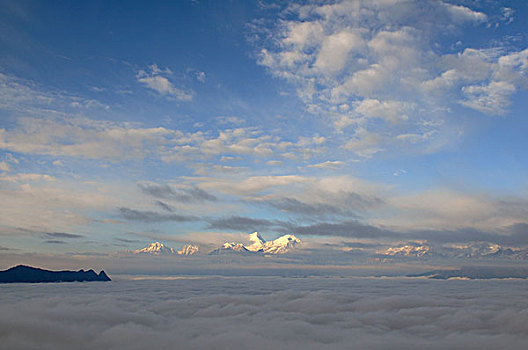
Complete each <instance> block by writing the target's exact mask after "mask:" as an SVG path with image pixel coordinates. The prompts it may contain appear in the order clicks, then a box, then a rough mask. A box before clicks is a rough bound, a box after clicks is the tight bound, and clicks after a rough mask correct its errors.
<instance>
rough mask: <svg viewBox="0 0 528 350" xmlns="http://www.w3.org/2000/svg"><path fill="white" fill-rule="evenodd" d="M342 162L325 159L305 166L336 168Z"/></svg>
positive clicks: (341, 164)
mask: <svg viewBox="0 0 528 350" xmlns="http://www.w3.org/2000/svg"><path fill="white" fill-rule="evenodd" d="M343 165H344V163H343V162H341V161H339V160H334V161H332V160H327V161H326V162H322V163H317V164H309V165H307V166H306V167H307V168H316V169H337V168H339V167H341V166H343Z"/></svg>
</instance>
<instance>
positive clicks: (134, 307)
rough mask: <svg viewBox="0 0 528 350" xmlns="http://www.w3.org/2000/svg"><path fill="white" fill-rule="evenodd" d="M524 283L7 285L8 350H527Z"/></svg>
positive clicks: (4, 331)
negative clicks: (492, 349) (495, 349)
mask: <svg viewBox="0 0 528 350" xmlns="http://www.w3.org/2000/svg"><path fill="white" fill-rule="evenodd" d="M524 284H525V283H524V281H515V280H503V281H431V280H409V279H355V278H293V279H292V278H262V277H260V278H254V277H253V278H252V277H237V278H227V277H225V278H214V277H204V278H175V279H169V280H163V279H162V280H137V281H117V282H111V283H107V284H104V285H103V284H99V283H91V284H84V283H82V284H79V283H75V284H44V285H4V286H1V288H2V294H1V297H0V301H1V304H0V307H1V311H2V312H1V313H0V341H1V342H2V344H3V346H4V347H6V348H9V349H13V350H15V349H24V350H26V349H42V348H53V349H58V350H60V349H71V348H73V347H75V348H76V349H81V350H82V349H94V348H105V349H145V348H185V349H207V348H215V349H241V348H246V349H247V348H251V349H365V348H368V349H387V347H390V348H391V349H409V348H427V349H447V348H449V349H482V348H490V347H496V348H507V349H524V347H525V345H526V342H527V341H528V339H527V337H528V328H527V326H526V325H527V324H528V313H527V308H526V303H525V302H524V301H525V289H524V287H523V286H524Z"/></svg>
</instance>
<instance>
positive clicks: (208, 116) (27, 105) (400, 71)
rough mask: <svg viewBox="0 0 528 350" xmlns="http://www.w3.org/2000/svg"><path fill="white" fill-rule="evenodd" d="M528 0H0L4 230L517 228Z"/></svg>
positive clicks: (50, 234)
mask: <svg viewBox="0 0 528 350" xmlns="http://www.w3.org/2000/svg"><path fill="white" fill-rule="evenodd" d="M527 11H528V6H527V5H526V4H525V3H524V2H523V1H396V0H395V1H359V0H358V1H335V2H334V1H332V2H299V3H295V2H291V3H287V4H285V3H283V2H277V3H275V2H272V1H255V2H249V1H229V2H221V3H220V2H217V1H178V2H157V1H154V2H132V1H122V2H119V1H99V2H98V1H92V2H67V1H66V2H59V1H57V2H52V3H50V2H42V1H40V2H39V1H4V2H2V4H1V5H0V23H2V25H1V28H2V29H1V30H0V48H1V50H0V196H1V198H0V202H1V203H2V204H0V235H1V243H0V246H1V247H2V249H4V251H9V250H12V251H15V252H36V253H39V254H63V253H68V252H78V253H79V252H80V253H85V252H99V253H110V252H113V251H116V250H120V249H136V248H139V247H141V246H143V245H144V244H145V243H148V242H149V241H153V240H162V241H165V242H171V245H174V246H178V245H181V244H183V243H199V244H203V245H211V246H213V245H215V244H219V243H221V242H223V241H226V240H232V239H236V238H239V237H242V235H243V234H246V233H248V232H252V231H255V230H261V231H263V232H264V234H265V235H266V236H267V237H269V238H274V237H276V236H278V235H279V234H282V233H293V234H296V235H299V236H300V237H301V238H302V239H303V240H304V241H305V242H308V243H307V244H308V246H310V245H311V246H313V247H316V246H321V245H325V244H326V245H325V246H327V245H328V244H333V245H335V246H336V247H337V246H339V244H343V242H344V243H350V242H358V241H361V242H370V243H372V242H375V243H379V244H391V243H397V242H400V241H402V240H405V239H409V237H413V238H420V232H422V233H424V232H425V233H424V234H423V237H422V238H423V239H438V240H439V241H442V240H444V238H442V237H444V235H443V233H446V232H448V233H450V234H449V235H448V236H449V237H450V238H449V240H447V239H445V240H444V241H442V242H443V243H446V244H447V243H453V242H468V241H471V240H479V239H482V240H483V239H484V238H483V237H487V238H489V237H495V236H496V237H497V241H500V240H501V239H503V238H504V237H509V236H512V235H515V234H517V236H515V237H518V238H516V239H513V238H512V239H510V240H509V241H508V240H505V241H508V242H510V245H518V246H520V245H524V244H525V242H526V241H525V239H524V238H525V234H523V232H527V230H528V229H527V228H526V227H528V226H527V225H528V222H527V221H526V218H527V213H528V212H527V208H528V176H527V174H528V165H527V164H528V156H527V155H526V154H527V152H526V149H528V141H527V139H526V134H527V131H528V121H527V119H526V112H525V111H526V110H527V107H528V105H527V97H528V94H527V91H526V87H527V86H528V76H527V75H528V50H527V36H526V33H527V28H526V23H524V21H523V20H522V19H523V18H526V16H527V15H528V13H527ZM372 230H374V231H372ZM376 230H383V232H384V233H383V234H377V235H369V232H378V231H376ZM468 230H469V231H471V232H477V233H478V234H481V235H482V237H480V236H478V234H476V236H475V235H468V234H467V232H468ZM519 230H521V231H522V232H521V233H519ZM435 232H436V233H437V237H436V238H434V237H433V236H434V233H435ZM490 235H491V236H490ZM493 235H495V236H493ZM431 237H433V238H431ZM453 237H455V238H453ZM479 237H480V238H479ZM519 237H520V238H519Z"/></svg>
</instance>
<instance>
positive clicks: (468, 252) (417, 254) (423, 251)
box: [378, 241, 528, 261]
mask: <svg viewBox="0 0 528 350" xmlns="http://www.w3.org/2000/svg"><path fill="white" fill-rule="evenodd" d="M378 257H379V259H381V260H385V261H386V260H393V259H427V258H458V259H495V258H498V259H509V260H528V249H521V248H507V247H502V246H500V245H499V244H495V243H489V242H471V243H468V244H463V245H462V244H459V245H452V246H439V247H435V246H433V245H431V244H429V243H427V242H423V241H416V242H408V243H406V244H401V245H398V246H395V247H390V248H388V249H386V250H384V251H380V252H378Z"/></svg>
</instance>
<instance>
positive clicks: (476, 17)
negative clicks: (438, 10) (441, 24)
mask: <svg viewBox="0 0 528 350" xmlns="http://www.w3.org/2000/svg"><path fill="white" fill-rule="evenodd" d="M444 6H446V8H447V11H448V12H449V14H450V15H451V16H452V17H453V18H454V19H455V20H456V21H475V22H485V21H486V20H487V18H488V17H487V16H486V15H485V14H484V13H482V12H478V11H473V10H471V9H470V8H468V7H465V6H461V5H453V4H446V3H444Z"/></svg>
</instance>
